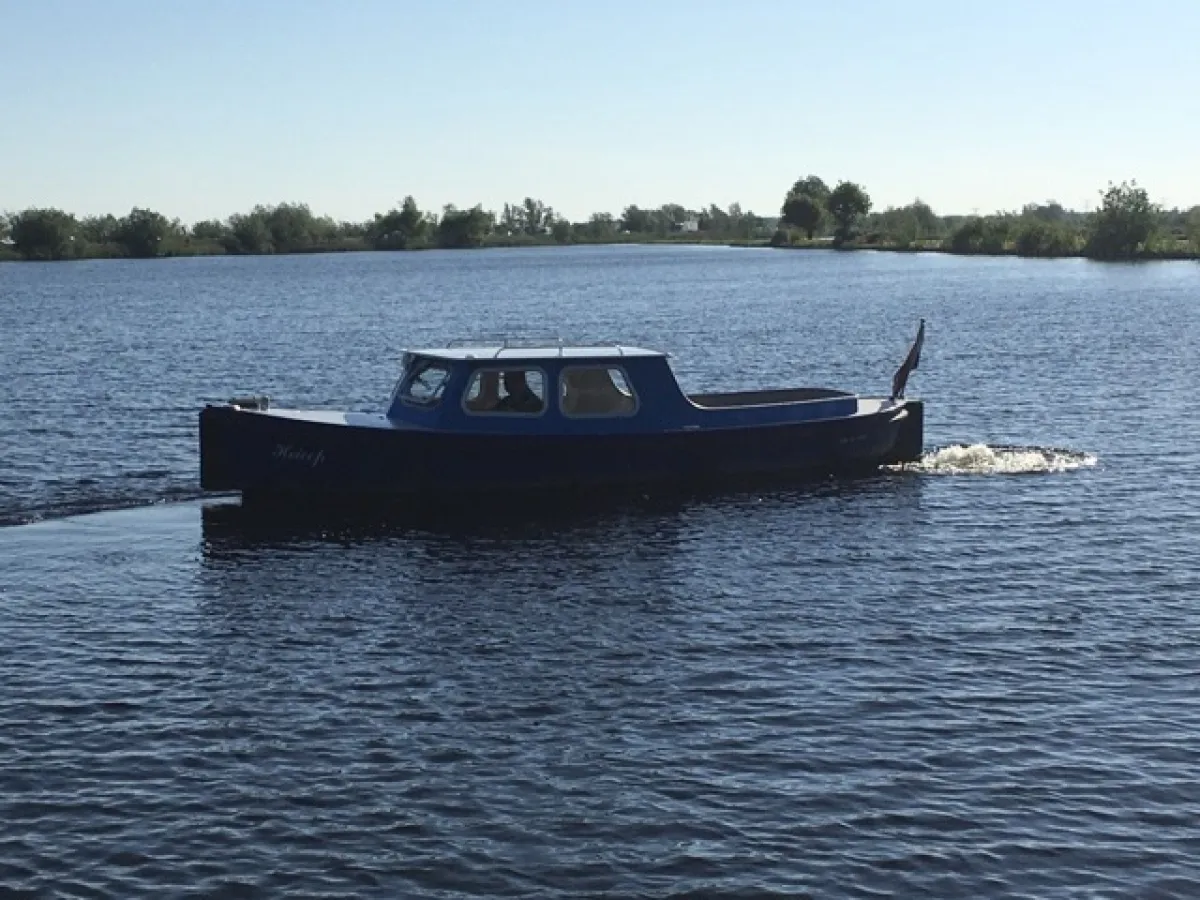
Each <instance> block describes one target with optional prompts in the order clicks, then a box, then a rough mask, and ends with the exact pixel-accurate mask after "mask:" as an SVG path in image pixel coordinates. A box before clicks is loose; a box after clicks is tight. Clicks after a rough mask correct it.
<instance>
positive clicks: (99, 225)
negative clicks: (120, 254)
mask: <svg viewBox="0 0 1200 900" xmlns="http://www.w3.org/2000/svg"><path fill="white" fill-rule="evenodd" d="M120 228H121V223H120V222H119V221H117V218H116V217H115V216H113V215H111V214H109V215H104V216H85V217H84V218H83V220H82V221H81V222H80V223H79V236H80V237H81V238H83V239H84V240H85V241H87V242H88V243H89V244H115V243H117V232H118V231H119V230H120Z"/></svg>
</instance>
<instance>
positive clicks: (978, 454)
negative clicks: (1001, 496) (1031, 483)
mask: <svg viewBox="0 0 1200 900" xmlns="http://www.w3.org/2000/svg"><path fill="white" fill-rule="evenodd" d="M1096 461H1097V457H1096V456H1095V455H1094V454H1091V453H1081V452H1079V451H1077V450H1062V449H1058V448H1054V447H992V446H989V445H987V444H951V445H950V446H948V447H941V448H938V449H936V450H931V451H930V452H928V453H926V454H925V455H924V456H922V457H921V459H920V460H919V461H918V462H915V463H906V464H904V465H902V466H893V467H892V469H893V470H894V471H902V472H921V473H924V474H928V475H1030V474H1038V473H1047V472H1070V471H1073V470H1075V469H1083V468H1087V467H1089V466H1094V465H1095V464H1096Z"/></svg>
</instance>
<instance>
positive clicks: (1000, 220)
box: [0, 175, 1200, 260]
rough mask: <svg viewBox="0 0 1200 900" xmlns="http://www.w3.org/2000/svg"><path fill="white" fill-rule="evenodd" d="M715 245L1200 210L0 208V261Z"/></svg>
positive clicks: (1030, 231)
mask: <svg viewBox="0 0 1200 900" xmlns="http://www.w3.org/2000/svg"><path fill="white" fill-rule="evenodd" d="M656 240H682V241H714V242H723V243H762V244H766V243H770V244H772V245H775V246H791V247H795V246H827V245H832V246H835V247H840V248H876V249H894V250H910V249H911V250H942V251H947V252H950V253H962V254H1018V255H1021V256H1077V255H1083V256H1088V257H1091V258H1094V259H1135V258H1146V257H1151V258H1152V257H1171V256H1175V257H1182V256H1196V255H1197V254H1200V206H1194V207H1192V208H1191V209H1188V210H1184V209H1178V208H1175V209H1164V208H1163V207H1162V206H1160V205H1158V204H1155V203H1153V202H1151V200H1150V197H1149V196H1148V194H1147V192H1146V191H1145V189H1144V188H1141V187H1139V186H1138V185H1137V183H1136V182H1129V183H1126V182H1122V183H1121V184H1119V185H1116V184H1110V185H1109V186H1108V187H1107V189H1105V190H1104V191H1102V192H1101V198H1100V204H1099V206H1098V208H1097V209H1096V210H1095V211H1093V212H1087V213H1083V212H1078V211H1074V210H1069V209H1066V208H1064V207H1063V206H1062V205H1061V204H1060V203H1058V202H1056V201H1053V200H1051V201H1047V202H1045V203H1030V204H1026V205H1025V206H1024V207H1023V208H1022V209H1021V210H1019V211H1011V212H997V213H993V214H991V215H986V216H978V215H969V216H966V215H946V216H940V215H938V214H937V213H935V212H934V211H933V209H931V208H930V206H929V204H927V203H925V202H924V201H922V200H920V199H917V200H914V201H913V202H912V203H910V204H908V205H906V206H901V207H891V206H889V207H888V208H886V209H884V210H882V211H873V209H872V202H871V197H870V195H869V194H868V193H867V191H866V189H865V188H864V187H863V186H862V185H859V184H856V183H854V182H849V181H841V182H839V183H838V184H836V185H835V186H834V187H833V188H830V187H829V186H828V185H827V184H826V183H825V181H824V180H823V179H822V178H820V177H819V176H817V175H808V176H805V177H803V178H800V179H798V180H797V181H796V182H795V183H794V184H793V185H792V186H791V188H790V189H789V190H788V191H787V192H786V194H785V195H784V199H783V203H782V205H781V207H780V210H779V215H778V216H771V217H764V216H759V215H756V214H755V213H753V212H749V211H745V212H744V211H743V210H742V208H741V206H740V205H739V204H737V203H734V204H732V205H730V206H729V207H727V208H721V207H719V206H718V205H716V204H710V205H709V206H708V207H706V208H702V209H689V208H687V207H684V206H682V205H679V204H674V203H668V204H664V205H662V206H660V207H655V208H649V207H647V208H642V207H638V206H636V205H630V206H626V207H625V208H624V210H623V211H622V212H621V214H620V215H613V214H611V213H594V214H593V215H592V216H590V217H589V218H588V219H587V220H586V221H582V222H571V221H570V220H568V219H567V218H565V217H564V216H562V215H560V214H559V213H558V212H557V211H555V210H554V209H553V208H552V207H550V206H548V205H547V204H545V203H543V202H542V201H541V200H535V199H533V198H531V197H526V198H525V199H524V200H522V201H519V202H514V203H505V204H504V206H503V208H502V209H501V210H500V212H499V213H497V212H494V211H489V210H485V209H484V208H483V207H482V205H478V204H477V205H475V206H473V207H470V208H467V209H461V208H458V207H456V206H453V205H447V206H444V207H443V208H442V210H441V211H440V212H435V211H433V210H423V209H421V208H420V206H419V205H418V204H417V201H416V200H415V199H414V198H413V197H412V196H408V197H405V198H404V200H403V201H402V202H400V203H398V204H397V205H396V206H394V207H393V208H392V209H390V210H388V211H387V212H385V213H376V214H375V215H374V217H373V218H372V219H370V220H368V221H361V222H353V221H337V220H334V219H333V218H332V217H330V216H319V215H316V214H314V213H313V212H312V210H310V209H309V207H308V205H307V204H303V203H280V204H277V205H274V206H263V205H259V206H255V207H254V208H253V209H252V210H250V211H249V212H246V213H235V214H233V215H231V216H229V217H228V218H226V219H224V220H217V219H208V220H205V221H201V222H196V223H194V224H192V225H190V226H187V225H185V224H183V223H182V222H181V221H180V220H179V219H168V218H167V217H166V216H165V215H163V214H162V213H159V212H156V211H154V210H150V209H143V208H138V207H135V208H133V209H131V210H130V211H129V213H128V214H127V215H125V216H122V217H121V218H117V217H115V216H112V215H103V216H85V217H82V218H78V217H76V216H75V215H73V214H71V213H68V212H64V211H63V210H61V209H44V208H34V209H26V210H23V211H21V212H17V213H10V214H0V259H2V258H5V257H9V258H25V259H33V260H59V259H86V258H100V257H134V258H148V257H156V256H180V255H205V254H217V253H230V254H264V253H303V252H326V251H335V250H415V249H425V248H432V247H443V248H457V247H481V246H520V245H526V244H569V243H616V242H623V241H656Z"/></svg>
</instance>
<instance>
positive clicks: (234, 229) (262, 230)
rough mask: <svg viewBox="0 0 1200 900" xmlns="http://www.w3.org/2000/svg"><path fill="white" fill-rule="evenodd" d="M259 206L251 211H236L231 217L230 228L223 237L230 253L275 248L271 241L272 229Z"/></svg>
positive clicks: (266, 250) (257, 251) (265, 250)
mask: <svg viewBox="0 0 1200 900" xmlns="http://www.w3.org/2000/svg"><path fill="white" fill-rule="evenodd" d="M261 209H262V208H261V207H257V208H256V209H255V210H254V211H253V212H250V213H245V214H243V213H234V214H233V215H232V216H230V217H229V228H228V230H227V232H226V234H225V237H224V238H223V239H222V240H223V243H224V244H225V249H226V251H227V252H229V253H270V252H272V251H273V250H274V249H275V248H274V245H273V244H272V243H271V229H269V228H267V222H266V218H265V216H263V214H262V212H261Z"/></svg>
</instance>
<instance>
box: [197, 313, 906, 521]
mask: <svg viewBox="0 0 1200 900" xmlns="http://www.w3.org/2000/svg"><path fill="white" fill-rule="evenodd" d="M924 334H925V323H924V320H922V322H921V326H920V329H919V330H918V333H917V337H916V340H915V341H914V343H913V344H912V347H911V349H910V351H909V354H908V357H907V358H906V359H905V360H904V363H903V364H902V365H901V367H900V368H899V369H898V370H897V372H896V374H895V377H894V379H893V383H892V393H891V395H890V396H888V397H868V396H859V395H856V394H853V393H850V392H847V391H841V390H835V389H831V388H811V387H795V388H782V389H773V390H757V391H739V392H732V393H703V394H686V393H684V391H683V390H682V389H681V388H680V386H679V383H678V381H677V380H676V378H675V375H674V373H673V371H672V370H671V367H670V364H669V360H668V355H667V354H666V353H663V352H661V351H659V350H652V349H646V348H641V347H634V346H626V345H621V344H613V345H591V346H569V345H566V344H563V343H561V342H560V343H557V344H550V345H541V346H520V345H519V344H517V343H515V342H511V341H504V342H500V343H498V344H495V345H484V346H456V345H449V346H446V347H440V348H431V349H423V350H412V351H408V352H406V353H405V354H404V357H403V366H402V372H401V374H400V377H399V380H398V381H397V383H396V386H395V389H394V390H393V392H392V396H391V398H390V400H389V402H388V404H387V407H386V409H385V410H384V411H383V412H381V413H362V412H339V411H332V410H297V409H276V408H272V407H271V405H270V402H269V400H268V399H267V398H265V397H260V398H246V399H235V400H231V401H230V402H229V403H226V404H222V405H209V406H206V407H205V408H204V409H203V410H201V411H200V484H201V487H202V488H203V489H204V490H205V491H221V492H225V491H239V492H241V495H242V499H243V503H250V502H254V501H258V500H278V499H291V500H301V501H311V502H318V503H319V502H324V501H334V502H343V501H380V500H383V501H389V502H390V501H394V500H400V499H406V498H407V499H413V498H449V497H459V498H463V497H466V498H471V497H475V496H480V495H492V494H497V493H499V494H505V495H511V494H516V495H521V496H529V495H531V494H534V493H543V494H544V493H550V494H561V493H563V492H576V491H584V492H601V491H605V490H609V489H613V488H619V487H628V486H645V487H652V486H690V485H696V486H699V485H722V484H728V483H734V482H738V481H741V480H745V479H754V480H762V479H764V478H766V479H775V478H786V477H796V476H811V475H823V474H837V473H845V472H862V471H869V470H875V469H878V468H879V467H881V466H885V465H894V464H897V463H905V462H913V461H916V460H919V459H920V457H921V453H922V449H923V441H924V404H923V402H922V401H920V400H909V399H905V398H904V390H905V386H906V384H907V381H908V377H909V375H910V374H911V372H912V371H913V370H914V369H916V368H917V365H918V364H919V360H920V353H921V347H922V344H923V342H924Z"/></svg>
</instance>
